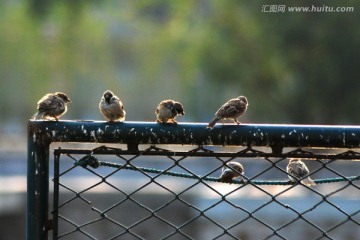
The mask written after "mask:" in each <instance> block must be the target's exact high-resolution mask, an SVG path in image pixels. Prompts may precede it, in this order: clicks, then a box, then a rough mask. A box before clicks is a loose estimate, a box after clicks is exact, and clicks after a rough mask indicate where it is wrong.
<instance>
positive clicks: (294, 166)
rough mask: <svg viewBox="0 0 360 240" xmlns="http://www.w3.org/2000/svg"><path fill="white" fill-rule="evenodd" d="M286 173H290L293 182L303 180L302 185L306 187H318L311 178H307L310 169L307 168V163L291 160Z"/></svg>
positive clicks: (295, 159) (296, 159)
mask: <svg viewBox="0 0 360 240" xmlns="http://www.w3.org/2000/svg"><path fill="white" fill-rule="evenodd" d="M286 172H287V173H288V176H289V179H290V181H291V182H297V181H298V180H301V183H302V184H305V185H306V186H315V185H316V184H315V182H314V181H313V180H312V179H311V178H310V177H306V176H307V175H309V169H308V168H307V167H306V165H305V163H304V162H303V161H301V160H300V159H298V158H292V159H290V160H289V163H288V165H287V167H286ZM304 177H306V178H304Z"/></svg>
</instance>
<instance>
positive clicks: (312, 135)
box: [28, 120, 360, 151]
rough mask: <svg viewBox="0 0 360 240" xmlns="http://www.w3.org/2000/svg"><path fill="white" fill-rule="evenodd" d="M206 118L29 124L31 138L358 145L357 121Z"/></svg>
mask: <svg viewBox="0 0 360 240" xmlns="http://www.w3.org/2000/svg"><path fill="white" fill-rule="evenodd" d="M206 126H207V124H205V123H178V124H177V125H173V124H159V123H155V122H122V123H120V122H116V123H111V122H104V121H41V120H40V121H38V120H37V121H35V120H30V121H29V124H28V130H29V134H30V136H32V137H33V141H40V142H47V143H51V142H98V143H122V144H181V145H222V146H226V145H228V146H269V147H273V150H274V149H275V150H276V149H280V151H281V149H282V148H283V147H325V148H358V147H359V146H360V126H335V125H281V124H241V125H236V124H225V125H221V124H218V125H216V126H215V127H214V128H213V129H208V128H206Z"/></svg>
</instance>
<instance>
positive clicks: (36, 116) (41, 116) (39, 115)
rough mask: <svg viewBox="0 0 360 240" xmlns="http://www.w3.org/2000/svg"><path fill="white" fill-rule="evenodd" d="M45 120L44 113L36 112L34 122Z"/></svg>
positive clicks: (33, 117)
mask: <svg viewBox="0 0 360 240" xmlns="http://www.w3.org/2000/svg"><path fill="white" fill-rule="evenodd" d="M43 118H44V113H43V112H40V111H39V112H36V113H35V114H34V115H33V116H32V118H31V119H34V120H38V119H43Z"/></svg>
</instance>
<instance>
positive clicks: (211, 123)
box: [207, 117, 220, 128]
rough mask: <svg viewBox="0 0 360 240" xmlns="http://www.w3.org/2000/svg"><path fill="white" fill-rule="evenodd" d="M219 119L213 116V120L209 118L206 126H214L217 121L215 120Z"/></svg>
mask: <svg viewBox="0 0 360 240" xmlns="http://www.w3.org/2000/svg"><path fill="white" fill-rule="evenodd" d="M219 120H220V119H218V118H217V117H214V119H213V120H211V122H209V125H208V126H207V128H213V127H214V126H215V124H216V123H217V121H219Z"/></svg>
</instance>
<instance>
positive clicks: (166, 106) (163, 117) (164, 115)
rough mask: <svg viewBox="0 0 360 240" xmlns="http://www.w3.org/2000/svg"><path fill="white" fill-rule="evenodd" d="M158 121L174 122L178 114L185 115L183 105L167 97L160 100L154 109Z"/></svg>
mask: <svg viewBox="0 0 360 240" xmlns="http://www.w3.org/2000/svg"><path fill="white" fill-rule="evenodd" d="M155 114H156V121H157V122H158V123H167V122H172V123H174V124H176V123H177V122H176V121H175V118H176V116H177V115H178V114H180V115H185V112H184V107H183V106H182V105H181V103H179V102H175V101H174V100H171V99H168V100H164V101H161V102H160V103H159V105H158V106H157V108H156V110H155Z"/></svg>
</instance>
